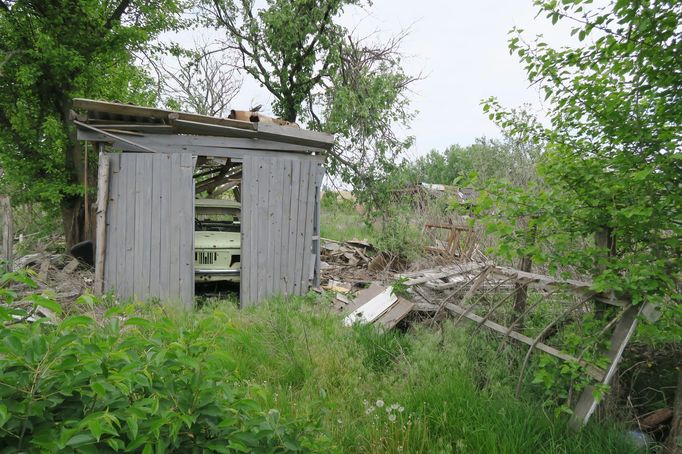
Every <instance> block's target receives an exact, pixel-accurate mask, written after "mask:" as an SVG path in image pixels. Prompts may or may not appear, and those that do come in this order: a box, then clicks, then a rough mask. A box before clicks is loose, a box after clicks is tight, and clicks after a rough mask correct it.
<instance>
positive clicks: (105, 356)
mask: <svg viewBox="0 0 682 454" xmlns="http://www.w3.org/2000/svg"><path fill="white" fill-rule="evenodd" d="M41 298H44V297H41ZM36 304H39V305H45V306H50V307H51V308H53V309H54V308H55V307H57V308H58V306H56V303H55V302H54V301H50V300H49V299H47V298H45V299H44V300H43V299H39V300H37V302H36ZM10 312H11V311H10V310H8V307H7V306H4V307H2V311H0V318H1V321H2V325H1V326H0V339H2V341H1V342H0V358H1V361H0V402H1V403H0V429H1V431H0V445H2V446H5V447H6V448H5V450H4V451H3V452H84V453H87V452H120V451H125V452H143V453H151V452H154V451H155V452H165V451H169V452H253V451H259V452H288V451H306V450H308V449H309V448H310V447H311V446H312V443H313V439H314V437H315V436H316V433H315V431H314V430H313V428H309V427H310V425H309V424H308V423H307V422H305V421H304V422H303V423H292V422H288V421H284V418H283V417H280V413H279V411H278V410H276V409H273V408H270V406H269V405H268V402H269V401H270V396H269V395H268V393H267V392H266V390H265V389H264V388H263V387H261V386H258V385H254V384H251V383H249V384H248V385H245V384H243V383H240V382H238V381H237V380H236V379H235V378H234V374H233V360H232V358H231V356H230V353H229V352H227V351H225V350H224V349H221V348H220V342H221V336H222V337H225V336H228V337H229V336H230V335H231V334H232V333H231V330H230V329H229V327H227V326H226V323H225V320H221V319H219V318H212V317H209V318H203V319H197V318H195V317H187V319H188V320H189V322H187V323H183V322H180V321H177V320H174V319H173V318H171V317H158V320H155V319H154V318H151V317H150V318H140V317H127V316H126V314H125V313H124V312H125V310H124V309H122V308H118V307H114V308H112V309H109V311H108V312H107V313H106V314H105V317H104V320H103V321H102V322H100V323H98V322H96V321H95V320H94V319H93V318H91V317H88V316H85V315H72V316H69V317H66V318H65V319H64V320H62V321H61V322H59V323H58V324H50V323H48V322H47V321H46V320H45V319H40V320H38V321H37V322H35V323H25V322H24V321H21V319H17V317H19V316H20V315H19V312H20V311H19V310H17V309H13V310H12V312H14V314H11V313H10ZM24 312H26V311H24ZM17 321H20V322H18V323H17Z"/></svg>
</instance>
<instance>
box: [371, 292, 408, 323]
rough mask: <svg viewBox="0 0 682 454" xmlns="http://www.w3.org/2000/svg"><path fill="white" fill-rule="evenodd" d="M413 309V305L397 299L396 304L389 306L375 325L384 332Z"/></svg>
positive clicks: (402, 299) (399, 298)
mask: <svg viewBox="0 0 682 454" xmlns="http://www.w3.org/2000/svg"><path fill="white" fill-rule="evenodd" d="M413 309H414V303H413V302H412V301H409V300H406V299H404V298H401V297H398V302H397V303H396V304H394V305H393V306H391V307H390V308H389V309H388V310H387V311H386V312H385V313H384V314H383V315H381V316H380V317H379V318H378V319H376V320H375V322H374V323H375V324H376V325H380V326H382V327H383V328H384V329H385V330H386V331H388V330H391V329H393V328H395V326H396V325H397V324H398V323H399V322H400V321H401V320H402V319H404V318H405V317H407V314H409V313H410V312H412V310H413Z"/></svg>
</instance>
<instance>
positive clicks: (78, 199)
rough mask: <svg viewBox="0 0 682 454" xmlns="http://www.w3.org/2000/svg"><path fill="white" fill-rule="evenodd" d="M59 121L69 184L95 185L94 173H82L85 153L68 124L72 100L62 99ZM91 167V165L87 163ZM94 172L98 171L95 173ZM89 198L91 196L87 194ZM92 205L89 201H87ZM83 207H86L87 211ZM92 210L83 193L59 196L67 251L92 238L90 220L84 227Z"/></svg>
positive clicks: (92, 230)
mask: <svg viewBox="0 0 682 454" xmlns="http://www.w3.org/2000/svg"><path fill="white" fill-rule="evenodd" d="M63 106H64V107H63V109H62V121H63V122H64V128H65V130H66V131H68V138H69V140H68V142H67V145H66V149H65V150H64V164H65V168H66V172H67V175H68V177H69V178H68V180H69V184H74V185H78V186H80V187H81V188H83V187H84V183H85V179H86V178H87V179H88V185H87V186H88V187H90V188H92V187H95V184H96V179H94V178H93V172H92V171H88V175H86V172H85V156H84V153H83V147H82V145H81V143H80V142H79V141H78V140H77V138H76V129H75V128H74V126H73V124H72V123H71V119H70V113H71V106H72V102H71V99H65V100H64V101H63ZM90 167H92V166H90ZM94 175H95V176H96V175H97V172H96V171H95V172H94ZM89 200H90V201H93V200H94V198H93V197H90V198H89ZM90 205H92V204H90ZM86 209H87V210H88V211H87V212H86ZM94 215H95V212H94V210H93V207H92V206H89V207H86V206H85V203H84V200H83V197H82V196H65V197H64V198H63V199H62V223H63V227H64V241H65V242H66V249H67V251H68V250H69V249H70V248H71V246H73V245H74V244H76V243H80V242H81V241H85V240H94V238H95V232H94V226H93V224H94V223H93V222H90V223H89V225H88V227H89V228H88V229H86V228H85V217H86V216H89V219H90V220H92V219H94Z"/></svg>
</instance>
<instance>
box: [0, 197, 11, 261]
mask: <svg viewBox="0 0 682 454" xmlns="http://www.w3.org/2000/svg"><path fill="white" fill-rule="evenodd" d="M0 210H2V257H0V260H2V262H3V265H2V268H3V272H8V271H12V247H13V243H14V241H13V240H14V231H13V229H12V204H11V203H10V199H9V196H8V195H1V196H0Z"/></svg>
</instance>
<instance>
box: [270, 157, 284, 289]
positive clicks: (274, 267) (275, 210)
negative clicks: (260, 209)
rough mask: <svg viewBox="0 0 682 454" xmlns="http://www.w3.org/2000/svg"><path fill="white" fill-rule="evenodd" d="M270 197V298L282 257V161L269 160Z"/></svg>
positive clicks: (278, 276) (279, 271) (274, 287)
mask: <svg viewBox="0 0 682 454" xmlns="http://www.w3.org/2000/svg"><path fill="white" fill-rule="evenodd" d="M270 163H271V168H270V175H271V178H270V182H269V186H270V192H269V194H270V196H269V201H268V216H269V224H270V225H269V228H268V274H267V281H268V290H267V295H268V296H272V295H275V294H277V293H280V291H279V280H280V277H281V267H280V266H279V262H280V256H281V255H282V211H283V210H282V203H283V193H282V186H283V183H282V181H283V180H284V164H285V163H284V160H282V159H272V160H270Z"/></svg>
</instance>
